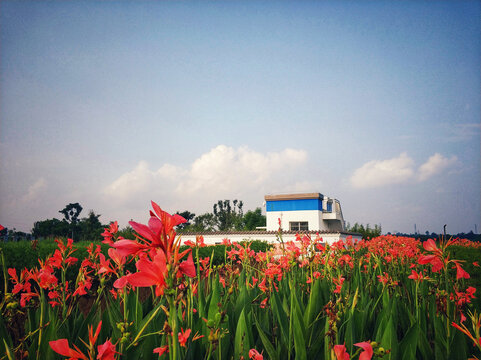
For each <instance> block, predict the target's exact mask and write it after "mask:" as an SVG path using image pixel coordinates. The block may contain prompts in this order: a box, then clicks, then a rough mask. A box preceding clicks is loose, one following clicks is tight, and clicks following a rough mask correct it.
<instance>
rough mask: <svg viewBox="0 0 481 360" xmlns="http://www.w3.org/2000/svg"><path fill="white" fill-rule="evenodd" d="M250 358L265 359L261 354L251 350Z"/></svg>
mask: <svg viewBox="0 0 481 360" xmlns="http://www.w3.org/2000/svg"><path fill="white" fill-rule="evenodd" d="M249 358H250V359H253V360H262V359H264V357H263V356H262V355H261V354H259V352H258V351H257V350H256V349H250V350H249Z"/></svg>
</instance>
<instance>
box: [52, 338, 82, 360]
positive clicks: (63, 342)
mask: <svg viewBox="0 0 481 360" xmlns="http://www.w3.org/2000/svg"><path fill="white" fill-rule="evenodd" d="M49 345H50V347H51V348H52V350H53V351H55V352H56V353H58V354H60V355H63V356H66V357H68V358H69V360H78V359H82V360H87V356H85V355H84V354H83V353H82V352H81V351H80V350H79V348H78V347H76V346H75V345H74V347H75V350H74V349H72V348H70V346H68V340H67V339H59V340H55V341H50V342H49Z"/></svg>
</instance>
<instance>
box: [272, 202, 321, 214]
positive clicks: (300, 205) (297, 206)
mask: <svg viewBox="0 0 481 360" xmlns="http://www.w3.org/2000/svg"><path fill="white" fill-rule="evenodd" d="M296 210H319V211H322V200H321V199H297V200H276V201H267V202H266V211H296Z"/></svg>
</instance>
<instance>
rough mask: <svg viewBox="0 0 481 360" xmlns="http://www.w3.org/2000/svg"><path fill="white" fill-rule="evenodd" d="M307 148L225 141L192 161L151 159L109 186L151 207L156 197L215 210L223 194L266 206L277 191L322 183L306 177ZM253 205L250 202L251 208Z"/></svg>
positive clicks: (123, 199)
mask: <svg viewBox="0 0 481 360" xmlns="http://www.w3.org/2000/svg"><path fill="white" fill-rule="evenodd" d="M306 165H307V152H306V151H304V150H296V149H289V148H288V149H284V150H283V151H280V152H270V153H260V152H256V151H254V150H251V149H249V148H248V147H240V148H237V149H235V148H232V147H229V146H225V145H219V146H217V147H215V148H213V149H211V150H210V151H209V152H207V153H204V154H202V155H201V156H199V157H198V158H197V159H195V160H194V161H193V162H192V163H191V164H190V165H189V166H186V167H178V166H175V165H171V164H164V165H162V166H161V167H160V168H159V169H157V170H155V169H152V168H151V167H150V166H149V164H148V163H146V162H145V161H141V162H139V164H138V165H137V166H136V167H135V168H134V169H133V170H131V171H129V172H127V173H125V174H123V175H121V176H119V177H118V178H117V179H116V180H115V181H113V182H112V183H111V184H109V185H108V186H107V187H106V188H105V189H104V195H105V196H107V197H108V199H109V201H112V202H114V203H116V204H117V205H124V206H125V205H128V206H135V207H142V208H143V209H146V208H148V206H149V205H148V201H149V200H151V199H152V200H154V201H156V202H159V205H161V206H162V207H165V208H166V210H168V211H176V210H183V209H189V210H191V211H211V209H210V207H209V208H205V206H211V205H212V204H213V203H214V202H216V201H217V200H219V199H235V198H237V199H239V200H244V203H247V206H249V202H250V203H251V204H254V206H260V205H261V204H262V202H263V196H264V195H265V194H267V193H273V192H288V191H315V190H316V189H317V188H318V187H319V183H316V184H314V183H310V182H309V181H306V180H305V179H304V177H303V176H299V173H302V174H306V171H307V170H305V167H306ZM246 208H250V207H246Z"/></svg>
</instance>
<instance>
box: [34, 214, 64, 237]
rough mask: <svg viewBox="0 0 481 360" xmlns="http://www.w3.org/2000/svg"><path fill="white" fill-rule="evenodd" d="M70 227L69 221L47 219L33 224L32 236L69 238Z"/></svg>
mask: <svg viewBox="0 0 481 360" xmlns="http://www.w3.org/2000/svg"><path fill="white" fill-rule="evenodd" d="M69 234H70V225H69V223H68V222H67V221H65V220H64V221H61V220H59V219H55V218H54V219H47V220H42V221H36V222H35V223H34V224H33V229H32V235H33V236H35V237H36V238H41V237H49V236H69Z"/></svg>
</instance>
